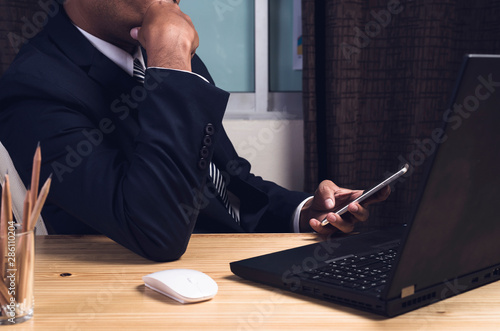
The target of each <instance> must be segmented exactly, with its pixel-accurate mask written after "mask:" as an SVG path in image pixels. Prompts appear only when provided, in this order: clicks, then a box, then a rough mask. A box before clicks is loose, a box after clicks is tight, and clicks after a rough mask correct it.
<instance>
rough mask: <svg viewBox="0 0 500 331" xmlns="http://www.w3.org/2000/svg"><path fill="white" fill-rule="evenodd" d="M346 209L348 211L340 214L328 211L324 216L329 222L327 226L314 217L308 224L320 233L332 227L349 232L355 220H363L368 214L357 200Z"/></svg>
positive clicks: (365, 219)
mask: <svg viewBox="0 0 500 331" xmlns="http://www.w3.org/2000/svg"><path fill="white" fill-rule="evenodd" d="M347 209H348V211H349V213H345V214H343V215H342V216H340V215H337V214H335V213H328V214H327V215H326V217H325V218H326V219H327V220H328V222H329V225H327V226H323V225H321V222H319V221H318V220H316V219H312V220H311V221H310V224H309V225H310V226H311V227H312V228H313V229H314V231H316V232H318V233H322V234H324V233H328V232H331V230H332V227H333V228H335V229H338V230H340V231H342V232H344V233H349V232H352V231H353V230H354V226H355V224H356V223H357V222H365V221H367V220H368V218H369V216H370V213H369V211H368V209H366V208H365V207H363V206H361V205H360V204H359V203H357V202H353V203H351V204H350V205H349V206H348V207H347Z"/></svg>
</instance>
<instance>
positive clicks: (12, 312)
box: [0, 224, 35, 325]
mask: <svg viewBox="0 0 500 331" xmlns="http://www.w3.org/2000/svg"><path fill="white" fill-rule="evenodd" d="M7 230H8V232H7V234H6V235H2V236H0V243H1V255H0V259H1V264H0V267H1V281H0V292H1V293H0V304H1V309H0V325H15V324H17V323H21V322H24V321H27V320H29V319H30V318H31V317H33V307H34V295H33V285H34V284H33V283H34V268H35V236H34V232H33V230H31V231H26V232H22V231H21V230H18V229H17V228H16V226H15V225H14V224H9V226H8V228H7Z"/></svg>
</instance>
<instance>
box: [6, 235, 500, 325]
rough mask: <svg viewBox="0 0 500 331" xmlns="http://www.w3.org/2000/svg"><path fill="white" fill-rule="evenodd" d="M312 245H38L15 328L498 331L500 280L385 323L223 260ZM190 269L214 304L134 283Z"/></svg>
mask: <svg viewBox="0 0 500 331" xmlns="http://www.w3.org/2000/svg"><path fill="white" fill-rule="evenodd" d="M315 241H316V237H315V236H314V235H312V234H252V235H247V234H237V235H234V234H227V235H226V234H220V235H215V234H214V235H193V237H192V239H191V242H190V244H189V247H188V250H187V252H186V254H185V255H184V256H183V257H182V258H181V259H180V260H178V261H174V262H169V263H154V262H150V261H148V260H145V259H143V258H141V257H139V256H137V255H135V254H133V253H131V252H130V251H128V250H126V249H125V248H123V247H121V246H119V245H118V244H116V243H114V242H113V241H111V240H109V239H107V238H105V237H101V236H41V237H37V241H36V246H37V251H36V268H35V273H36V275H35V279H36V280H35V315H34V317H33V319H31V320H30V321H27V322H25V323H21V324H18V325H16V326H13V327H9V328H12V329H16V328H19V329H22V330H35V329H36V330H110V329H122V330H272V329H276V330H321V329H324V330H476V329H482V330H499V329H500V282H496V283H493V284H490V285H487V286H484V287H482V288H479V289H476V290H474V291H471V292H468V293H464V294H461V295H459V296H456V297H453V298H450V299H448V300H445V301H442V302H439V303H436V304H434V305H431V306H428V307H424V308H421V309H419V310H416V311H413V312H410V313H407V314H405V315H402V316H398V317H395V318H392V319H387V318H383V317H379V316H377V315H374V314H370V313H364V312H360V311H357V310H354V309H351V308H346V307H343V306H340V305H337V304H334V303H328V302H325V301H322V300H317V299H313V298H309V297H306V296H302V295H298V294H292V293H289V292H285V291H281V290H278V289H274V288H271V287H268V286H263V285H258V284H256V283H253V282H249V281H245V280H242V279H240V278H238V277H237V276H234V275H233V274H232V273H231V271H230V269H229V262H231V261H235V260H240V259H244V258H247V257H252V256H256V255H260V254H265V253H270V252H274V251H278V250H282V249H286V248H292V247H296V246H299V245H305V244H309V243H312V242H315ZM171 268H190V269H196V270H200V271H203V272H205V273H207V274H208V275H210V276H211V277H212V278H214V279H215V280H216V282H217V283H218V285H219V292H218V294H217V295H216V296H215V298H214V299H213V300H210V301H206V302H202V303H196V304H190V305H182V304H179V303H177V302H175V301H173V300H171V299H169V298H168V297H165V296H163V295H161V294H158V293H156V292H154V291H152V290H150V289H146V288H145V286H144V283H143V281H142V276H143V275H146V274H149V273H151V272H155V271H159V270H164V269H171Z"/></svg>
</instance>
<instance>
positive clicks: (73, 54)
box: [47, 10, 137, 91]
mask: <svg viewBox="0 0 500 331" xmlns="http://www.w3.org/2000/svg"><path fill="white" fill-rule="evenodd" d="M47 31H48V33H49V36H50V38H51V39H52V40H53V41H54V42H55V43H56V44H57V45H58V47H59V48H60V49H61V50H62V51H63V53H64V54H66V56H68V58H70V59H71V61H72V62H73V63H75V64H76V65H78V66H79V67H80V68H82V70H84V71H86V72H87V73H88V75H89V77H91V78H92V79H93V80H95V81H96V82H97V83H99V84H100V85H102V86H103V87H104V88H106V89H108V90H111V91H113V90H114V91H128V90H131V89H132V88H133V87H134V86H135V85H136V84H137V83H136V81H135V80H134V79H133V77H130V76H129V75H128V74H127V73H126V72H125V71H124V70H123V69H121V68H120V67H118V66H117V65H116V64H115V63H113V61H111V60H110V59H108V58H107V57H106V56H105V55H104V54H102V53H101V52H99V51H98V50H97V49H96V48H95V47H94V46H93V45H92V44H91V43H90V42H89V41H88V40H87V38H85V37H84V36H83V35H82V34H81V33H80V31H78V29H77V28H76V27H75V26H74V25H73V23H71V20H70V19H69V17H68V16H67V15H66V12H65V11H64V10H61V11H60V12H59V14H58V15H56V16H55V17H54V18H52V19H51V20H50V21H49V23H48V25H47Z"/></svg>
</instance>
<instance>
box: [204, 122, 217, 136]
mask: <svg viewBox="0 0 500 331" xmlns="http://www.w3.org/2000/svg"><path fill="white" fill-rule="evenodd" d="M205 133H206V134H208V135H209V136H211V135H213V134H214V133H215V127H214V125H213V124H212V123H208V124H207V126H205Z"/></svg>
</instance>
